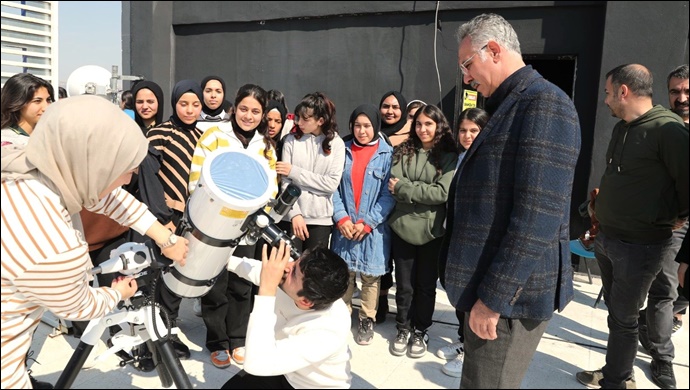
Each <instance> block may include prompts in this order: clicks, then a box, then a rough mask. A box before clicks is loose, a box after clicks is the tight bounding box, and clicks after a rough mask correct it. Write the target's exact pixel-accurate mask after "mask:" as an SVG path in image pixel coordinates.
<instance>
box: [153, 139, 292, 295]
mask: <svg viewBox="0 0 690 390" xmlns="http://www.w3.org/2000/svg"><path fill="white" fill-rule="evenodd" d="M277 189H278V186H277V181H276V173H275V171H273V170H270V169H269V167H268V164H267V161H266V159H265V158H264V157H263V155H262V154H261V155H260V154H256V155H255V154H254V153H249V152H247V151H245V150H231V151H230V150H227V149H225V150H224V149H218V150H216V151H213V152H211V153H210V154H209V155H208V156H207V157H206V160H205V161H204V164H203V166H202V168H201V177H200V179H199V184H198V185H197V187H196V189H195V190H194V192H193V193H192V195H191V196H190V197H189V200H188V202H187V204H186V206H185V212H184V216H183V219H182V222H181V223H180V226H178V229H177V234H178V235H180V236H183V237H184V238H186V239H187V240H189V253H188V255H187V263H186V264H185V266H184V267H182V266H180V265H178V264H174V265H173V266H172V267H170V270H169V272H167V273H164V274H163V281H164V283H165V285H166V286H167V287H168V289H169V290H170V291H171V292H172V293H174V294H175V295H177V296H179V297H182V298H198V297H201V296H203V295H205V294H206V293H208V292H209V291H210V290H211V287H213V285H214V284H215V282H216V280H217V279H218V277H219V276H220V274H221V273H222V272H227V269H226V267H227V263H228V260H229V258H230V256H231V255H232V253H233V252H234V251H235V248H236V247H237V246H238V245H253V244H254V243H256V241H257V240H258V239H259V238H264V239H265V240H266V242H267V243H269V244H270V245H273V246H278V245H279V244H280V242H281V241H284V242H286V243H287V244H289V245H290V247H291V248H292V250H291V256H292V257H293V258H294V259H297V258H299V256H300V253H299V251H298V250H297V249H295V245H294V244H293V242H292V239H291V238H290V237H288V235H287V233H285V232H284V231H283V230H282V229H280V228H279V227H278V226H277V225H276V223H277V222H279V221H280V220H281V219H282V218H283V216H285V214H287V212H288V211H289V210H290V209H291V208H292V206H293V205H294V204H295V202H296V201H297V199H298V198H299V196H300V195H301V193H302V191H301V190H300V188H299V187H298V186H296V185H293V184H290V185H289V186H288V187H286V188H285V190H284V191H283V192H282V193H281V194H280V196H278V197H277V198H276V199H273V196H274V195H275V193H276V192H277ZM269 210H270V211H269Z"/></svg>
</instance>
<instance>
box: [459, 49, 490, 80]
mask: <svg viewBox="0 0 690 390" xmlns="http://www.w3.org/2000/svg"><path fill="white" fill-rule="evenodd" d="M488 45H489V44H488V43H487V44H486V45H484V46H482V48H481V49H479V50H477V51H475V52H474V54H472V55H471V56H470V58H468V59H466V60H465V61H463V62H462V64H460V71H461V72H462V74H464V75H467V73H469V71H470V70H469V69H467V66H468V65H470V61H472V59H473V58H474V56H476V55H477V53H479V52H480V51H482V50H484V49H486V47H487V46H488Z"/></svg>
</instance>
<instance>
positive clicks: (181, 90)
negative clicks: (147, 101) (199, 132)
mask: <svg viewBox="0 0 690 390" xmlns="http://www.w3.org/2000/svg"><path fill="white" fill-rule="evenodd" d="M187 92H192V93H194V94H195V95H196V96H197V97H198V98H199V101H200V102H201V104H204V93H203V92H202V91H201V87H200V86H199V84H197V83H196V81H194V80H182V81H178V82H177V84H175V86H174V87H173V90H172V97H171V102H172V109H173V114H172V116H171V117H170V120H171V121H172V122H173V123H174V124H175V125H176V126H178V127H181V128H183V129H185V130H194V128H195V127H196V121H194V123H192V124H190V125H188V124H186V123H184V122H182V119H180V117H178V116H177V102H178V101H179V100H180V98H181V97H182V95H184V94H185V93H187Z"/></svg>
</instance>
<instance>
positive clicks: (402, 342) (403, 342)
mask: <svg viewBox="0 0 690 390" xmlns="http://www.w3.org/2000/svg"><path fill="white" fill-rule="evenodd" d="M409 340H410V330H409V329H398V334H397V335H396V336H395V340H393V342H391V345H390V351H391V353H392V354H393V355H395V356H402V355H404V354H405V353H406V352H407V344H408V342H409Z"/></svg>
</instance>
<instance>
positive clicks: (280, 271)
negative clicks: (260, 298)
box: [259, 241, 295, 296]
mask: <svg viewBox="0 0 690 390" xmlns="http://www.w3.org/2000/svg"><path fill="white" fill-rule="evenodd" d="M267 250H268V245H267V244H264V245H263V248H262V249H261V281H260V282H259V295H266V296H275V295H276V291H278V286H279V285H280V282H282V281H283V277H284V276H285V275H286V273H289V272H290V271H291V270H292V267H293V266H294V264H295V263H290V246H289V245H285V241H280V244H279V246H278V248H275V247H271V255H270V256H269V255H268V254H267Z"/></svg>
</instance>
